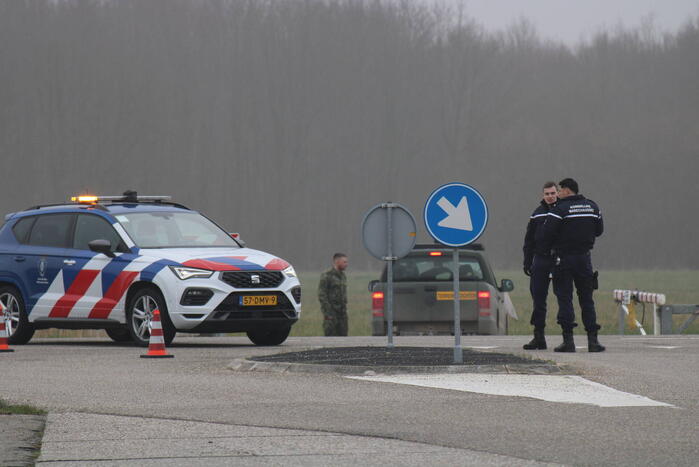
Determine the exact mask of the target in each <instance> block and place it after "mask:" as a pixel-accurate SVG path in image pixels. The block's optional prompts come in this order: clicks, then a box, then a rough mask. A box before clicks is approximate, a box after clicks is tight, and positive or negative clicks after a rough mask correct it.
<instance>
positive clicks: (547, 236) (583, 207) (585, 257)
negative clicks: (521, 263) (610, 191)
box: [542, 178, 604, 352]
mask: <svg viewBox="0 0 699 467" xmlns="http://www.w3.org/2000/svg"><path fill="white" fill-rule="evenodd" d="M559 186H560V190H559V192H558V198H559V200H558V203H557V204H556V206H555V207H554V208H553V209H551V211H550V212H549V213H548V216H547V217H546V223H545V224H544V227H543V232H542V248H543V250H544V251H551V252H552V253H553V255H554V257H555V266H554V272H553V292H554V293H555V294H556V298H557V299H558V324H560V326H561V329H562V330H563V343H562V344H561V345H559V346H558V347H556V348H555V349H554V350H555V351H556V352H575V342H574V341H573V328H575V327H576V326H577V324H576V323H575V313H574V311H573V285H575V289H576V290H577V292H578V301H579V303H580V314H581V315H582V320H583V324H584V325H585V331H587V350H588V351H589V352H603V351H604V347H603V346H602V345H600V343H599V342H598V340H597V331H598V330H599V329H600V326H599V325H598V324H597V315H596V313H595V302H594V301H593V299H592V293H593V290H594V289H595V288H596V284H595V283H596V274H595V273H594V272H593V271H592V261H591V259H590V250H592V247H593V246H594V244H595V239H596V238H597V237H599V236H600V235H602V232H603V230H604V224H603V222H602V213H601V212H600V210H599V207H598V206H597V203H595V202H594V201H592V200H590V199H587V198H585V197H584V196H583V195H581V194H578V183H577V182H576V181H575V180H573V179H572V178H566V179H564V180H561V182H560V183H559Z"/></svg>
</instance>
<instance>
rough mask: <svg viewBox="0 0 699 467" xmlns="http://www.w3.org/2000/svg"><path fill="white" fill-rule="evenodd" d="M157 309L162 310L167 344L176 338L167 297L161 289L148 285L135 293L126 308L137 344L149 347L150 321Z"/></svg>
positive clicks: (128, 321) (129, 324) (132, 336)
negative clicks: (166, 301) (166, 302)
mask: <svg viewBox="0 0 699 467" xmlns="http://www.w3.org/2000/svg"><path fill="white" fill-rule="evenodd" d="M156 309H157V310H158V311H160V323H161V326H162V328H163V337H164V340H165V345H170V344H171V343H172V340H173V339H174V338H175V334H176V331H175V328H174V326H173V325H172V323H171V322H170V317H169V315H168V312H167V306H166V305H165V299H164V298H163V296H162V294H161V293H160V291H158V290H157V289H155V288H151V287H147V288H143V289H141V290H139V291H138V292H136V293H135V294H134V296H133V297H132V298H131V300H130V301H129V305H128V307H127V309H126V322H127V327H128V330H129V334H130V335H131V338H132V339H133V341H134V343H135V344H136V345H139V346H141V347H148V341H149V339H150V323H151V320H152V319H153V312H154V311H155V310H156Z"/></svg>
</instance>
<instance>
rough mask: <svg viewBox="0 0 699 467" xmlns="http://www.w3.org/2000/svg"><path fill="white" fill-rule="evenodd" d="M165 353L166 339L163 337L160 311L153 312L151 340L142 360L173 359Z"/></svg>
mask: <svg viewBox="0 0 699 467" xmlns="http://www.w3.org/2000/svg"><path fill="white" fill-rule="evenodd" d="M172 357H174V355H170V354H168V353H167V352H166V351H165V337H164V336H163V326H162V324H161V322H160V310H158V309H157V308H156V309H155V310H153V319H151V320H150V339H148V352H147V353H146V354H145V355H141V358H172Z"/></svg>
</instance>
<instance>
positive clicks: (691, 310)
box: [660, 305, 699, 334]
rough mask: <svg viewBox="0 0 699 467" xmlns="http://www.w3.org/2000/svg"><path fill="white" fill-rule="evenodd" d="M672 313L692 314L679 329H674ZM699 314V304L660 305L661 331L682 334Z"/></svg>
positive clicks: (662, 332)
mask: <svg viewBox="0 0 699 467" xmlns="http://www.w3.org/2000/svg"><path fill="white" fill-rule="evenodd" d="M672 315H691V316H690V317H689V318H687V319H686V320H685V322H684V323H682V325H681V326H680V327H679V329H677V332H673V331H672ZM698 316H699V305H663V306H661V307H660V333H661V334H682V331H684V330H685V329H687V328H688V327H689V325H690V324H692V323H693V322H694V320H695V319H697V317H698Z"/></svg>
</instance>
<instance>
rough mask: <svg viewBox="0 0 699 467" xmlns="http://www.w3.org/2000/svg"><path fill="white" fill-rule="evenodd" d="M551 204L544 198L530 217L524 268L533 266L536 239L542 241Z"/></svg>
mask: <svg viewBox="0 0 699 467" xmlns="http://www.w3.org/2000/svg"><path fill="white" fill-rule="evenodd" d="M550 209H551V206H549V205H548V204H546V201H544V200H543V199H542V200H541V203H540V204H539V206H537V207H536V209H534V212H533V213H532V215H531V216H530V217H529V223H528V224H527V233H526V234H524V247H522V250H523V251H524V268H525V269H529V268H531V266H532V261H533V260H534V253H535V251H536V241H537V239H538V240H539V241H541V232H542V227H543V226H544V222H546V218H547V217H548V214H549V210H550Z"/></svg>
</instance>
